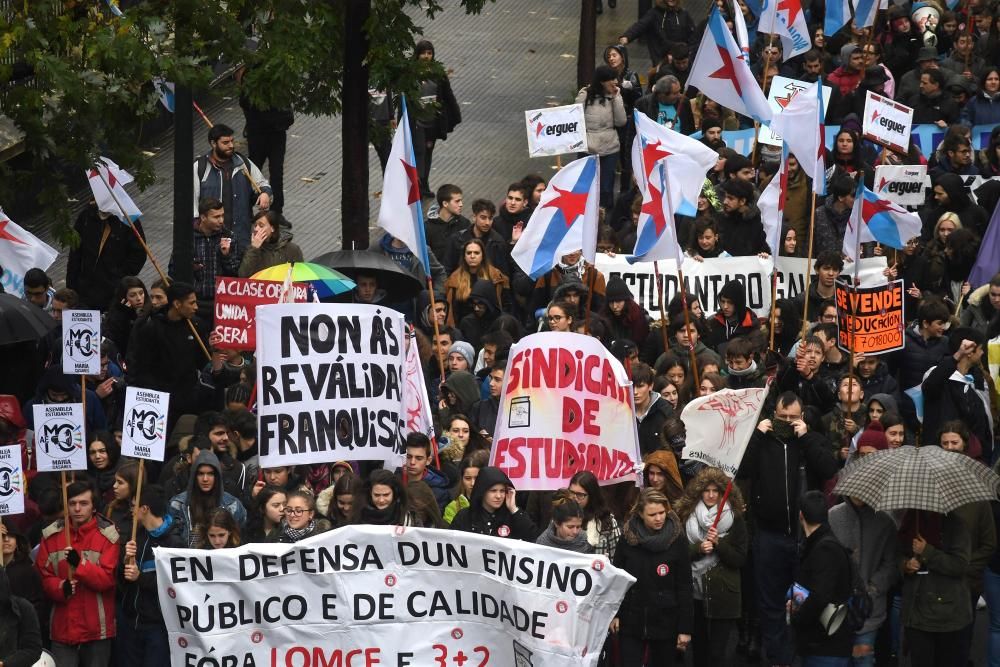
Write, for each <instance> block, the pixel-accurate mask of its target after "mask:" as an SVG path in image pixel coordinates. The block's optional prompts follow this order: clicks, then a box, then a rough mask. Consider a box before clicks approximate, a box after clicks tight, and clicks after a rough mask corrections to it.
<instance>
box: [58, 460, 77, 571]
mask: <svg viewBox="0 0 1000 667" xmlns="http://www.w3.org/2000/svg"><path fill="white" fill-rule="evenodd" d="M59 476H60V478H61V479H60V481H61V482H62V501H63V530H64V532H65V534H66V548H67V549H72V548H73V538H72V537H70V533H69V498H68V497H67V493H66V471H65V470H60V471H59ZM75 573H76V568H75V567H73V566H72V565H70V566H69V580H70V581H73V575H74V574H75Z"/></svg>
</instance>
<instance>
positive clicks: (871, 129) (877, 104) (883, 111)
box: [861, 90, 913, 155]
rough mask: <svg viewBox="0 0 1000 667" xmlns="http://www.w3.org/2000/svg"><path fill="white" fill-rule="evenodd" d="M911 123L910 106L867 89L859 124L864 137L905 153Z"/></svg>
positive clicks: (908, 142) (911, 113)
mask: <svg viewBox="0 0 1000 667" xmlns="http://www.w3.org/2000/svg"><path fill="white" fill-rule="evenodd" d="M912 125H913V109H912V108H910V107H908V106H906V105H905V104H900V103H899V102H896V101H894V100H892V99H890V98H888V97H882V96H881V95H876V94H875V93H873V92H872V91H870V90H869V91H867V97H866V98H865V114H864V117H863V118H862V124H861V131H862V133H863V134H864V137H865V139H868V140H869V141H874V142H875V143H877V144H879V145H880V146H885V147H887V148H891V149H892V150H894V151H896V152H898V153H902V154H904V155H905V154H906V152H907V150H908V149H909V146H910V126H912Z"/></svg>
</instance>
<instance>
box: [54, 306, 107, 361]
mask: <svg viewBox="0 0 1000 667" xmlns="http://www.w3.org/2000/svg"><path fill="white" fill-rule="evenodd" d="M62 324H63V339H62V344H63V373H66V374H67V375H99V374H100V372H101V311H99V310H64V311H63V314H62Z"/></svg>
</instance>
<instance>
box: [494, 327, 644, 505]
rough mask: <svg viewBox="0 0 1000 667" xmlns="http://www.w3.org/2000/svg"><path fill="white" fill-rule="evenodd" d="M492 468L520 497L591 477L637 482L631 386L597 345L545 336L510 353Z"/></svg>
mask: <svg viewBox="0 0 1000 667" xmlns="http://www.w3.org/2000/svg"><path fill="white" fill-rule="evenodd" d="M509 359H510V360H509V361H508V362H507V373H506V374H505V375H504V380H503V389H501V390H500V410H499V412H498V414H497V424H496V430H495V431H494V433H493V448H492V450H491V453H490V464H491V465H495V466H496V467H498V468H500V469H501V470H503V471H504V472H505V473H507V476H508V477H510V480H511V482H513V483H514V486H515V487H517V488H518V489H519V490H522V491H538V490H553V489H560V488H565V487H566V486H568V485H569V480H570V478H571V477H572V476H573V475H574V474H576V473H577V472H581V471H583V470H589V471H590V472H592V473H594V475H595V476H596V477H597V479H598V480H600V482H601V483H602V484H613V483H615V482H623V481H631V480H635V479H636V470H638V468H639V465H640V463H641V461H642V457H641V455H640V452H639V437H638V433H637V431H636V421H635V407H634V405H633V403H632V391H631V384H632V381H631V379H630V378H629V377H628V375H627V374H626V372H625V368H624V367H623V366H622V364H621V362H620V361H618V360H617V359H615V358H614V357H613V356H611V354H610V353H609V352H608V351H607V349H606V348H605V347H604V346H603V345H602V344H601V343H600V341H598V340H597V339H596V338H592V337H590V336H584V335H582V334H575V333H557V332H552V331H547V332H543V333H536V334H532V335H530V336H526V337H524V338H522V339H521V340H520V341H518V343H517V344H516V345H514V347H512V348H511V349H510V357H509Z"/></svg>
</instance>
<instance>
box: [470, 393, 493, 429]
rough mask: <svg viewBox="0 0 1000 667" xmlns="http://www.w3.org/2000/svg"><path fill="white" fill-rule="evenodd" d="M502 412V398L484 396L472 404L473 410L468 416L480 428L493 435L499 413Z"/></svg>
mask: <svg viewBox="0 0 1000 667" xmlns="http://www.w3.org/2000/svg"><path fill="white" fill-rule="evenodd" d="M499 412H500V399H498V398H493V397H492V396H490V397H489V398H484V399H482V400H479V401H477V402H476V403H474V404H473V405H472V411H471V412H470V414H469V415H468V417H469V418H470V419H471V420H472V421H474V422H475V423H476V427H477V428H478V429H479V430H482V431H486V432H487V433H489V434H490V436H491V437H492V435H493V429H495V428H496V425H497V414H499Z"/></svg>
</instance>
